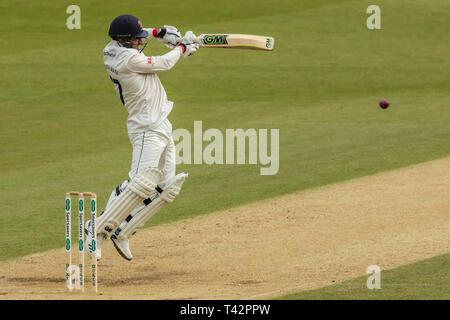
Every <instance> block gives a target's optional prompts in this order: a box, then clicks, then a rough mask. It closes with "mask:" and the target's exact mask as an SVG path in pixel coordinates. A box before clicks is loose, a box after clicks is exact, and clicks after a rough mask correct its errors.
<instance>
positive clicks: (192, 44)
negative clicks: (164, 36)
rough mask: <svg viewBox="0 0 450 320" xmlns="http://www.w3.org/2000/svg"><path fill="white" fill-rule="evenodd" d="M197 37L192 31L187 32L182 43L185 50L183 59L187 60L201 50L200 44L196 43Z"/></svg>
mask: <svg viewBox="0 0 450 320" xmlns="http://www.w3.org/2000/svg"><path fill="white" fill-rule="evenodd" d="M196 40H197V37H196V36H195V34H194V33H193V32H192V31H188V32H186V34H185V35H184V37H183V40H182V41H181V43H180V46H181V47H182V49H183V57H185V58H187V57H189V56H191V55H193V54H194V53H195V52H196V51H197V50H198V48H199V45H198V43H197V42H196Z"/></svg>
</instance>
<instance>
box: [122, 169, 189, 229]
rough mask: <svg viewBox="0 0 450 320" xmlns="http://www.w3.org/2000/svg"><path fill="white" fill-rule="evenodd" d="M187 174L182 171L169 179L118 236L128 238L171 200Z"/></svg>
mask: <svg viewBox="0 0 450 320" xmlns="http://www.w3.org/2000/svg"><path fill="white" fill-rule="evenodd" d="M187 176H188V174H187V173H185V172H183V173H180V174H178V175H176V176H175V177H174V180H173V181H170V183H171V184H169V185H168V186H167V187H166V188H165V189H164V191H163V192H162V193H161V194H160V195H159V197H157V198H156V199H154V200H153V201H151V202H150V203H148V204H147V205H146V206H145V207H144V208H143V209H142V210H141V211H139V212H137V213H136V214H135V215H134V216H133V218H132V219H131V220H130V221H129V222H128V223H127V224H126V226H125V227H124V228H123V229H122V230H120V234H119V235H118V237H119V238H129V237H130V236H131V235H133V233H135V232H136V231H137V230H138V229H139V228H141V227H143V226H144V224H145V223H146V222H147V221H148V220H149V219H150V218H151V217H153V215H154V214H155V213H156V212H158V211H159V210H160V209H161V208H162V207H164V206H165V205H166V204H168V203H171V202H173V200H174V199H175V197H176V196H177V195H178V194H179V193H180V191H181V187H182V185H183V183H184V180H185V179H186V178H187Z"/></svg>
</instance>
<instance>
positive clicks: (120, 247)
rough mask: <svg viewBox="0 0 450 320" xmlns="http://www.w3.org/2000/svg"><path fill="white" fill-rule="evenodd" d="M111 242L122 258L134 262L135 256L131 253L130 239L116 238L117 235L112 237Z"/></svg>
mask: <svg viewBox="0 0 450 320" xmlns="http://www.w3.org/2000/svg"><path fill="white" fill-rule="evenodd" d="M111 241H112V242H113V244H114V247H115V248H116V250H117V252H118V253H119V254H120V255H121V256H122V258H124V259H126V260H128V261H130V260H133V255H132V254H131V251H130V240H129V239H128V238H122V237H116V235H114V234H113V235H112V236H111Z"/></svg>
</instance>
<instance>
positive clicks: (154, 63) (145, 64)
mask: <svg viewBox="0 0 450 320" xmlns="http://www.w3.org/2000/svg"><path fill="white" fill-rule="evenodd" d="M182 53H183V49H182V48H181V47H176V48H174V49H173V50H172V51H169V52H168V53H166V54H164V55H162V56H154V57H147V56H145V55H143V54H137V55H133V56H132V57H131V58H130V59H129V60H128V63H127V68H128V69H129V70H130V71H132V72H137V73H154V72H160V71H167V70H170V69H171V68H172V67H173V66H174V65H175V64H176V63H177V61H178V60H179V59H180V57H181V54H182Z"/></svg>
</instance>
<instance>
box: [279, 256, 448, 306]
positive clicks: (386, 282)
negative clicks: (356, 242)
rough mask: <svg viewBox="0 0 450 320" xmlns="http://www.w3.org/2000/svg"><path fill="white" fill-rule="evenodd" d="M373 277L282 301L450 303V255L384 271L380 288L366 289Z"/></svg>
mask: <svg viewBox="0 0 450 320" xmlns="http://www.w3.org/2000/svg"><path fill="white" fill-rule="evenodd" d="M369 276H370V275H367V276H364V277H360V278H357V279H353V280H349V281H345V282H342V283H339V284H335V285H331V286H328V287H325V288H320V289H316V290H310V291H304V292H300V293H297V294H290V295H286V296H283V297H280V298H279V299H283V300H388V299H402V300H415V299H433V300H440V299H445V300H450V254H445V255H441V256H437V257H434V258H431V259H427V260H424V261H420V262H416V263H412V264H409V265H406V266H402V267H398V268H395V269H392V270H386V271H383V270H382V271H381V278H380V279H381V288H380V289H372V290H369V289H367V278H368V277H369Z"/></svg>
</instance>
